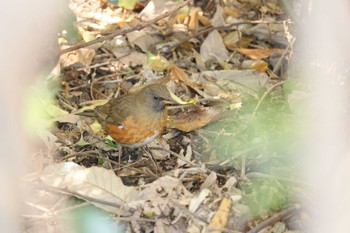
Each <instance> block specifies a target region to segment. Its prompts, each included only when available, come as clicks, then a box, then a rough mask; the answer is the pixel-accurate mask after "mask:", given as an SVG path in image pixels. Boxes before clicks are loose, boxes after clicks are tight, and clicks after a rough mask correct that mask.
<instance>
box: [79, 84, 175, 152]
mask: <svg viewBox="0 0 350 233" xmlns="http://www.w3.org/2000/svg"><path fill="white" fill-rule="evenodd" d="M174 103H176V101H175V100H174V99H173V98H172V97H171V94H170V92H169V90H168V89H167V87H166V86H165V85H164V84H149V85H147V86H145V87H143V88H142V89H141V90H140V91H138V92H136V93H131V94H127V95H124V96H121V97H117V98H114V99H111V100H110V101H108V102H107V103H106V104H105V105H102V106H98V107H96V108H95V109H93V110H87V111H84V112H81V113H76V115H80V116H87V117H94V118H95V119H96V120H97V121H98V122H99V123H100V125H101V127H102V129H103V130H104V131H105V132H106V133H108V134H109V135H110V136H111V137H112V138H113V140H114V141H116V142H117V143H118V144H120V145H121V146H126V147H129V148H139V147H143V146H145V145H147V144H148V143H150V142H152V141H153V140H155V139H156V138H157V137H159V136H160V135H161V133H162V132H163V130H164V127H165V125H166V120H167V110H166V106H167V105H169V104H174Z"/></svg>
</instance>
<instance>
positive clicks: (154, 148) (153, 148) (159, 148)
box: [149, 147, 196, 167]
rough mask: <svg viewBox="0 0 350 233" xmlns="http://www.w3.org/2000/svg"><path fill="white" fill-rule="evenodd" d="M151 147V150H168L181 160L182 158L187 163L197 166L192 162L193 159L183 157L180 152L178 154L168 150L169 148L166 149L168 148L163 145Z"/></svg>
mask: <svg viewBox="0 0 350 233" xmlns="http://www.w3.org/2000/svg"><path fill="white" fill-rule="evenodd" d="M149 149H150V150H163V151H166V152H168V153H170V154H171V155H173V156H175V157H176V158H178V159H180V160H182V161H184V162H186V163H188V164H190V165H192V166H194V167H195V166H196V165H195V164H194V163H192V162H191V161H189V160H187V159H185V158H181V157H180V156H179V155H178V154H176V153H175V152H173V151H171V150H168V149H166V148H163V147H149Z"/></svg>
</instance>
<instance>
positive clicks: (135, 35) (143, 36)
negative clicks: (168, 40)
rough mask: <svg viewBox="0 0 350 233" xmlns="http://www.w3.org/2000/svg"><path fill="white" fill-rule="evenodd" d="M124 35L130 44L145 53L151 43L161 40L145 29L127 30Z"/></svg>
mask: <svg viewBox="0 0 350 233" xmlns="http://www.w3.org/2000/svg"><path fill="white" fill-rule="evenodd" d="M126 37H127V38H128V41H129V43H130V44H131V45H132V46H135V45H136V46H137V47H139V48H140V49H141V50H142V51H143V52H145V53H146V52H148V51H149V50H150V47H151V46H152V45H154V44H157V43H159V42H161V38H160V37H159V36H157V35H151V34H149V33H147V32H146V31H145V30H142V31H133V32H129V33H128V34H126Z"/></svg>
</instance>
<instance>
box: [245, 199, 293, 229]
mask: <svg viewBox="0 0 350 233" xmlns="http://www.w3.org/2000/svg"><path fill="white" fill-rule="evenodd" d="M299 209H300V205H298V204H294V205H292V206H291V207H289V208H288V209H285V210H283V211H281V212H279V213H278V214H275V215H274V216H272V217H270V218H268V219H266V220H265V221H262V222H261V223H259V224H258V225H257V226H256V227H254V228H253V229H251V230H250V231H248V233H257V232H259V231H261V230H262V229H264V228H265V227H267V226H269V225H271V224H273V223H275V222H277V221H280V220H281V219H284V218H286V217H287V216H289V215H292V214H294V213H295V212H296V211H298V210H299Z"/></svg>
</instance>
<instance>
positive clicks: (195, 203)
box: [188, 189, 210, 213]
mask: <svg viewBox="0 0 350 233" xmlns="http://www.w3.org/2000/svg"><path fill="white" fill-rule="evenodd" d="M209 194H210V190H209V189H202V190H201V191H200V193H197V194H196V195H195V196H194V197H193V198H192V199H191V202H190V204H189V206H188V210H189V211H190V212H191V213H194V212H196V210H197V209H198V207H199V206H200V205H201V204H202V203H203V201H204V200H205V199H206V198H207V196H208V195H209Z"/></svg>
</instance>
